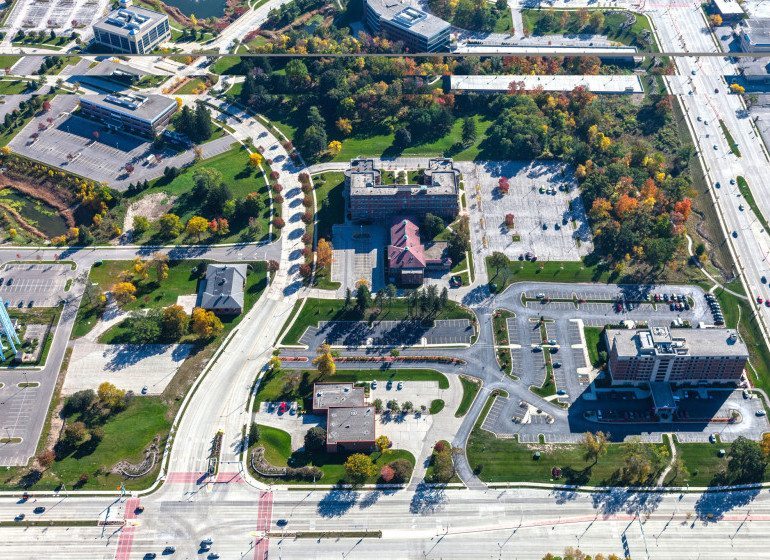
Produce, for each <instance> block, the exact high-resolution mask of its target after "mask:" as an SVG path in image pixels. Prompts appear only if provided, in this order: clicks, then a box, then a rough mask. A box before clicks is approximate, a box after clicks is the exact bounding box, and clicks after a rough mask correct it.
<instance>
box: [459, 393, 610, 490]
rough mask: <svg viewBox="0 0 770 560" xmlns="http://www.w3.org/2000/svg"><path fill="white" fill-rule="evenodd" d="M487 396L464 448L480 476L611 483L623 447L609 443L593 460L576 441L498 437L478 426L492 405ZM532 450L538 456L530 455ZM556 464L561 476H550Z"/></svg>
mask: <svg viewBox="0 0 770 560" xmlns="http://www.w3.org/2000/svg"><path fill="white" fill-rule="evenodd" d="M493 400H494V398H493V397H490V398H489V400H488V401H487V403H486V405H485V406H484V410H483V411H482V414H481V416H479V420H478V422H477V423H476V426H475V427H474V429H473V431H472V432H471V435H470V438H469V439H468V445H467V446H466V451H467V455H468V462H469V463H470V466H471V468H472V469H473V470H474V472H475V473H477V474H478V476H479V478H481V480H484V481H486V482H560V483H566V484H580V485H590V486H597V485H612V484H615V483H616V477H615V475H616V472H617V470H618V469H619V468H620V467H621V465H622V463H623V449H622V447H621V446H620V445H618V444H610V445H609V448H608V450H607V454H606V455H604V456H602V457H600V458H599V461H598V462H597V463H596V464H592V463H593V461H586V460H584V459H583V453H582V450H581V448H580V446H578V445H567V444H521V443H519V442H518V441H517V440H515V439H498V438H496V437H495V436H494V435H493V434H492V433H490V432H487V431H484V430H482V429H481V424H482V423H483V421H484V418H485V417H486V415H487V412H488V411H489V409H490V407H491V406H492V402H493ZM536 451H539V452H540V458H539V459H537V460H536V459H534V457H533V455H534V453H535V452H536ZM553 467H559V468H560V469H561V471H562V477H561V479H559V480H553V479H552V477H551V469H552V468H553Z"/></svg>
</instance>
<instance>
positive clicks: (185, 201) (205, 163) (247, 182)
mask: <svg viewBox="0 0 770 560" xmlns="http://www.w3.org/2000/svg"><path fill="white" fill-rule="evenodd" d="M217 130H220V129H217ZM248 160H249V153H248V151H247V150H246V148H245V147H244V146H240V145H236V146H235V147H233V148H232V149H230V150H228V151H227V152H224V153H222V154H219V155H218V156H214V157H212V158H209V159H206V160H202V161H200V162H198V163H195V164H193V165H192V166H190V167H188V168H186V169H185V170H184V172H183V173H181V174H180V175H178V176H177V177H176V178H174V179H173V180H171V181H167V180H166V179H165V178H163V177H160V178H158V179H155V180H154V181H152V182H151V183H150V188H149V189H147V190H146V191H143V192H142V193H140V194H138V195H136V199H139V198H141V197H142V196H144V195H146V194H151V193H157V192H163V193H167V194H169V195H171V196H174V197H177V198H176V201H175V202H174V205H173V207H172V208H171V210H169V211H170V212H171V213H174V214H177V215H178V216H179V217H180V218H181V219H182V221H183V222H186V221H187V220H189V219H190V218H191V217H192V216H194V215H197V214H199V213H200V206H201V202H202V201H200V200H196V199H195V198H194V197H193V196H192V188H193V174H194V173H195V171H196V170H197V169H200V168H203V167H207V168H211V169H216V170H217V171H219V172H220V173H221V174H222V177H223V179H224V181H225V184H227V186H228V188H229V189H230V192H231V193H232V196H233V197H234V198H241V197H244V196H246V195H247V194H249V193H252V192H257V193H259V194H260V196H261V198H262V200H264V202H265V210H264V211H263V212H262V215H261V216H260V217H259V223H260V225H261V232H262V233H261V235H262V238H266V237H267V235H268V231H269V227H270V219H271V216H270V195H269V193H268V186H267V183H266V182H265V179H264V177H263V176H262V173H260V172H258V171H255V170H254V169H252V168H251V166H250V165H249V163H248ZM266 173H268V174H269V173H270V170H269V168H268V169H266ZM279 181H280V179H279ZM244 231H245V230H244ZM242 233H243V231H236V228H234V227H232V228H231V232H230V235H228V236H225V237H218V238H217V239H216V242H217V243H234V242H238V241H241V240H242V238H241V236H242ZM154 234H155V232H154V231H152V230H151V231H148V232H147V233H146V234H144V235H143V236H142V237H141V238H139V239H137V240H136V242H137V243H144V242H148V241H152V240H153V239H152V235H154ZM171 241H177V242H179V243H189V242H190V241H191V240H190V239H189V238H188V237H186V236H185V234H184V233H182V234H181V235H180V236H179V237H178V238H177V239H176V240H171ZM193 241H194V240H193ZM164 242H166V243H168V242H169V240H164Z"/></svg>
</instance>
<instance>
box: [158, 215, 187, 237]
mask: <svg viewBox="0 0 770 560" xmlns="http://www.w3.org/2000/svg"><path fill="white" fill-rule="evenodd" d="M158 229H159V231H160V234H161V236H163V237H165V238H166V239H172V238H174V237H177V236H178V235H179V234H180V233H182V220H180V219H179V216H177V215H176V214H163V215H162V216H161V217H160V220H158Z"/></svg>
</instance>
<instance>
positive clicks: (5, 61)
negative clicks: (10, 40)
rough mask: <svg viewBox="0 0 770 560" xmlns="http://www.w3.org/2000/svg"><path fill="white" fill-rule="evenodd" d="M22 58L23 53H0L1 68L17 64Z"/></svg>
mask: <svg viewBox="0 0 770 560" xmlns="http://www.w3.org/2000/svg"><path fill="white" fill-rule="evenodd" d="M20 58H21V55H16V54H3V55H0V68H3V69H5V68H10V67H11V66H13V65H14V64H16V63H17V62H18V61H19V59H20Z"/></svg>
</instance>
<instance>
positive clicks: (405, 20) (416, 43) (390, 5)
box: [364, 0, 450, 52]
mask: <svg viewBox="0 0 770 560" xmlns="http://www.w3.org/2000/svg"><path fill="white" fill-rule="evenodd" d="M364 22H365V23H366V26H367V27H368V28H369V29H370V30H371V31H372V32H373V33H382V34H383V35H385V36H386V37H387V38H388V39H391V40H393V41H401V42H402V43H403V44H404V46H405V47H406V48H407V49H408V50H409V51H411V52H438V51H445V50H447V49H448V48H449V30H450V25H449V23H447V22H446V21H444V20H443V19H441V18H438V17H436V16H434V15H432V14H429V13H427V12H424V11H423V10H421V9H420V8H419V7H417V6H416V5H413V3H412V2H410V1H402V0H364Z"/></svg>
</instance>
